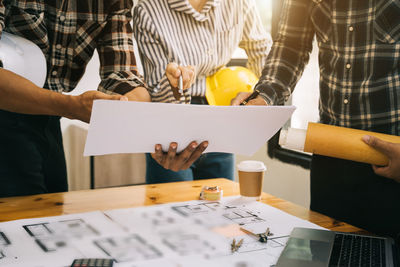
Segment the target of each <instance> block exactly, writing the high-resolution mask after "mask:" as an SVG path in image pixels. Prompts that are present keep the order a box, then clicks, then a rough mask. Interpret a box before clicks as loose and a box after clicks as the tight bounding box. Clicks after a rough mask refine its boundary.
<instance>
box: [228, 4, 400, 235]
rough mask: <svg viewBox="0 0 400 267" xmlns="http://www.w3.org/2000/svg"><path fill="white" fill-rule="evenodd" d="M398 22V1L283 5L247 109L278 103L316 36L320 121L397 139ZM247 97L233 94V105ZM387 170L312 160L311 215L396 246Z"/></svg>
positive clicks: (398, 194)
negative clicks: (358, 229) (377, 236)
mask: <svg viewBox="0 0 400 267" xmlns="http://www.w3.org/2000/svg"><path fill="white" fill-rule="evenodd" d="M399 21H400V1H399V0H363V1H358V0H348V1H333V0H285V1H284V6H283V14H282V16H281V20H280V23H279V29H278V35H277V36H276V39H275V42H274V45H273V47H272V50H271V53H270V55H269V56H268V59H267V61H266V64H265V68H264V71H263V75H262V77H261V79H260V81H259V83H258V84H257V85H256V90H259V91H260V92H261V93H260V96H259V97H258V98H256V99H254V100H252V101H250V102H249V104H256V105H257V104H261V105H263V104H264V105H265V104H266V103H268V104H283V103H284V102H285V101H286V100H287V99H288V97H289V96H290V94H291V92H292V90H293V89H294V87H295V84H296V83H297V81H298V80H299V78H300V76H301V75H302V72H303V70H304V67H305V65H306V64H307V62H308V59H309V54H310V52H311V49H312V42H313V39H314V37H316V39H317V43H318V48H319V69H320V101H319V113H320V121H321V122H322V123H326V124H331V125H337V126H342V127H349V128H355V129H362V130H367V131H374V132H381V133H386V134H392V135H399V133H400V119H399V118H400V27H399ZM247 95H248V94H247V93H241V94H239V95H238V96H237V98H236V99H235V100H234V101H233V102H234V104H239V103H240V102H241V101H243V99H245V98H246V97H247ZM394 149H395V148H394V147H392V149H391V150H394ZM389 153H390V154H391V156H392V157H393V156H396V155H398V154H396V153H393V151H392V152H389ZM393 164H394V165H393V166H392V165H391V166H388V168H385V167H383V168H382V167H378V168H374V169H373V168H371V166H370V165H368V164H362V163H357V162H352V161H346V160H341V159H336V158H330V157H324V156H319V155H313V156H312V162H311V209H312V210H315V211H318V212H321V213H323V214H326V215H328V216H330V217H333V218H336V219H338V220H341V221H345V222H347V223H350V224H353V225H355V226H358V227H361V228H364V229H365V230H368V231H370V232H374V233H376V234H381V235H390V236H393V237H398V238H399V240H400V183H398V182H397V181H396V179H395V178H396V177H398V175H399V174H398V173H397V174H394V175H393V176H392V174H393V173H386V172H384V171H385V170H391V172H392V171H394V172H395V171H396V170H397V171H398V170H399V169H398V167H396V165H398V164H399V162H398V160H396V162H393ZM382 175H386V176H388V177H389V178H393V179H388V178H385V177H383V176H382Z"/></svg>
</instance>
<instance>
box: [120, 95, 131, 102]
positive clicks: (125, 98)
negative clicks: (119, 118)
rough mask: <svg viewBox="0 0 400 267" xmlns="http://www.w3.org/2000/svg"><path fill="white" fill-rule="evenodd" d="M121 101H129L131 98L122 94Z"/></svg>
mask: <svg viewBox="0 0 400 267" xmlns="http://www.w3.org/2000/svg"><path fill="white" fill-rule="evenodd" d="M118 100H119V101H128V100H129V99H128V98H127V97H126V96H124V95H123V96H121V97H120V98H119V99H118Z"/></svg>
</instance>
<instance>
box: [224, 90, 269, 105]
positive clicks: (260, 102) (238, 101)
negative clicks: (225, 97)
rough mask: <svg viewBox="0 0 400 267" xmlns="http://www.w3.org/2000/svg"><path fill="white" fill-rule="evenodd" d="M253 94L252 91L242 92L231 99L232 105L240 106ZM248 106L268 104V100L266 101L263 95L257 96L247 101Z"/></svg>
mask: <svg viewBox="0 0 400 267" xmlns="http://www.w3.org/2000/svg"><path fill="white" fill-rule="evenodd" d="M250 95H251V92H249V93H248V92H246V93H245V92H240V93H238V94H237V96H236V97H235V98H234V99H232V100H231V105H232V106H239V105H240V104H241V103H242V102H243V101H244V100H246V99H247V98H248V97H249V96H250ZM246 106H268V104H267V102H265V100H264V98H262V97H261V96H257V97H256V98H254V99H252V100H250V101H249V102H247V104H246Z"/></svg>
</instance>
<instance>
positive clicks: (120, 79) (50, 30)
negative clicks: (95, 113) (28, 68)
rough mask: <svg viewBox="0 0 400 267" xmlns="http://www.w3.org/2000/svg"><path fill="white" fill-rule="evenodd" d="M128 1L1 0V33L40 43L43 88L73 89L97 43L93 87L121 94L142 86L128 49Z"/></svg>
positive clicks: (130, 48)
mask: <svg viewBox="0 0 400 267" xmlns="http://www.w3.org/2000/svg"><path fill="white" fill-rule="evenodd" d="M132 5H133V4H132V1H131V0H93V1H84V0H71V1H67V0H0V33H1V32H2V31H3V30H4V31H6V32H9V33H12V34H16V35H19V36H22V37H24V38H26V39H28V40H31V41H33V42H34V43H35V44H37V45H38V46H39V47H40V48H41V50H42V51H43V53H44V55H45V57H46V60H47V79H46V84H45V86H44V87H45V88H48V89H51V90H54V91H58V92H69V91H71V90H73V89H74V88H75V87H76V85H77V83H78V82H79V80H80V79H81V77H82V75H83V74H84V72H85V68H86V65H87V63H88V62H89V60H90V59H91V57H92V55H93V53H94V50H95V49H97V51H98V54H99V58H100V65H101V67H100V77H101V83H100V85H99V88H98V89H99V90H100V91H103V92H107V93H119V94H124V93H126V92H129V91H131V90H132V89H133V88H135V87H138V86H143V82H142V80H141V79H140V78H139V77H138V75H137V68H136V61H135V56H134V52H133V43H132V28H131V25H130V22H131V20H132V15H131V9H132ZM88 89H91V88H88Z"/></svg>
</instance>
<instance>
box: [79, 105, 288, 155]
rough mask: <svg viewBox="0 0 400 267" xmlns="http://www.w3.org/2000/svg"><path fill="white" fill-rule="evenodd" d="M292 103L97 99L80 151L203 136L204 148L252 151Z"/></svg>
mask: <svg viewBox="0 0 400 267" xmlns="http://www.w3.org/2000/svg"><path fill="white" fill-rule="evenodd" d="M294 110H295V107H294V106H245V107H244V106H207V105H176V104H164V103H140V102H128V101H111V100H96V101H95V102H94V104H93V110H92V117H91V120H90V126H89V133H88V137H87V140H86V146H85V152H84V155H85V156H90V155H104V154H114V153H147V152H154V146H155V145H156V144H161V145H162V147H163V149H164V150H168V147H169V144H170V143H171V142H177V143H178V152H179V151H180V150H182V149H184V148H186V146H187V145H188V144H189V143H190V142H192V141H197V142H199V143H200V142H202V141H208V142H209V146H208V148H207V150H206V151H205V152H227V153H237V154H241V155H246V156H251V155H253V154H254V153H255V152H257V150H258V149H259V148H260V147H261V146H262V145H263V144H264V143H265V142H266V141H268V140H269V139H270V138H271V137H272V136H273V135H274V134H275V133H276V132H277V131H278V130H279V129H280V128H281V127H282V126H283V124H284V123H285V122H286V121H287V120H288V119H289V118H290V116H291V114H292V113H293V111H294Z"/></svg>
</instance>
